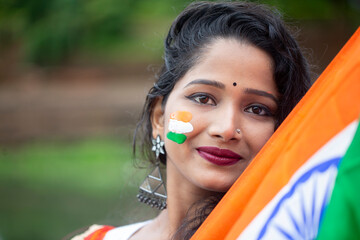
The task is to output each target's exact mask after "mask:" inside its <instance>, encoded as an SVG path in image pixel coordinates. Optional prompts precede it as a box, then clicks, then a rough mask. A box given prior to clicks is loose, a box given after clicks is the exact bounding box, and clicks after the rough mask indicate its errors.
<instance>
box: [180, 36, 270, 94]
mask: <svg viewBox="0 0 360 240" xmlns="http://www.w3.org/2000/svg"><path fill="white" fill-rule="evenodd" d="M273 75H274V74H273V60H272V58H271V57H270V56H269V55H268V54H267V53H266V52H265V51H263V50H261V49H260V48H258V47H255V46H254V45H252V44H249V43H247V42H245V41H238V40H235V39H232V38H228V39H224V38H220V39H215V40H213V41H212V42H211V43H210V44H209V45H208V46H207V47H206V48H205V49H204V50H203V51H202V53H201V56H200V57H199V59H198V62H197V63H196V64H195V65H194V66H193V67H192V68H191V69H190V70H189V71H188V72H187V73H186V74H185V76H184V77H183V78H182V79H180V81H179V82H178V84H177V85H183V86H184V85H186V84H187V83H189V82H190V81H192V80H194V79H209V80H215V81H220V82H222V83H224V84H225V85H229V84H231V86H233V83H234V82H236V83H237V85H238V84H240V85H243V86H244V87H252V88H254V87H255V88H260V89H263V90H266V91H272V92H274V91H275V92H277V91H276V84H275V81H274V77H273ZM247 85H249V86H247Z"/></svg>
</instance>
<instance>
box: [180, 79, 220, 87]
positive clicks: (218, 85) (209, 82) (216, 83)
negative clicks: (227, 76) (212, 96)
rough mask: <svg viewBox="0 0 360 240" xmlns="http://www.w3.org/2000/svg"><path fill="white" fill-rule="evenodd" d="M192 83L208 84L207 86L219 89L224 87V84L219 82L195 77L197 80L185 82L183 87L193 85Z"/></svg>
mask: <svg viewBox="0 0 360 240" xmlns="http://www.w3.org/2000/svg"><path fill="white" fill-rule="evenodd" d="M194 84H202V85H209V86H213V87H217V88H220V89H224V88H225V85H224V84H223V83H221V82H218V81H214V80H206V79H197V80H194V81H191V82H189V83H188V84H186V86H185V88H187V87H189V86H191V85H194Z"/></svg>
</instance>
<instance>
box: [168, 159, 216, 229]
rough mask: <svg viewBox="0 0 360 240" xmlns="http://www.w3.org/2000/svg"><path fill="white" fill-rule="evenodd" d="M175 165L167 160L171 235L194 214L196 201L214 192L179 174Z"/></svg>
mask: <svg viewBox="0 0 360 240" xmlns="http://www.w3.org/2000/svg"><path fill="white" fill-rule="evenodd" d="M174 167H175V166H174V165H172V164H171V162H170V161H168V162H167V184H166V185H167V196H168V197H167V216H168V221H169V222H168V223H169V225H168V227H169V228H168V229H169V233H170V235H171V236H172V235H173V234H174V233H176V231H177V230H178V229H179V227H180V225H181V224H182V222H183V220H184V218H185V217H186V216H188V217H192V216H193V215H194V209H191V207H192V206H193V205H194V204H195V203H197V202H199V201H200V200H202V199H205V198H206V197H209V196H211V195H213V194H214V193H213V192H211V191H206V190H204V189H201V188H199V187H197V186H195V185H194V184H192V183H190V182H189V181H188V180H187V179H184V177H183V176H179V173H178V170H175V169H174ZM189 210H190V211H189Z"/></svg>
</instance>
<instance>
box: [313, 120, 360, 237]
mask: <svg viewBox="0 0 360 240" xmlns="http://www.w3.org/2000/svg"><path fill="white" fill-rule="evenodd" d="M317 239H318V240H332V239H334V240H335V239H336V240H339V239H341V240H345V239H360V129H359V125H358V127H357V131H356V133H355V136H354V138H353V141H352V142H351V144H350V146H349V148H348V150H347V152H346V154H345V156H344V158H343V159H342V161H341V163H340V166H339V171H338V175H337V177H336V181H335V185H334V190H333V192H332V195H331V199H330V202H329V205H328V207H327V208H326V211H325V215H324V218H323V220H322V223H321V225H320V229H319V235H318V237H317Z"/></svg>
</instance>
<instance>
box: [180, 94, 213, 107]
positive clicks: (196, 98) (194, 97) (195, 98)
mask: <svg viewBox="0 0 360 240" xmlns="http://www.w3.org/2000/svg"><path fill="white" fill-rule="evenodd" d="M186 98H188V99H190V100H191V101H194V102H196V103H198V104H201V105H211V106H216V101H215V98H214V97H213V96H211V95H210V94H207V93H195V94H192V95H190V96H186ZM200 98H207V100H206V103H203V102H201V101H200ZM209 101H212V102H213V103H210V104H209V103H208V102H209Z"/></svg>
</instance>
